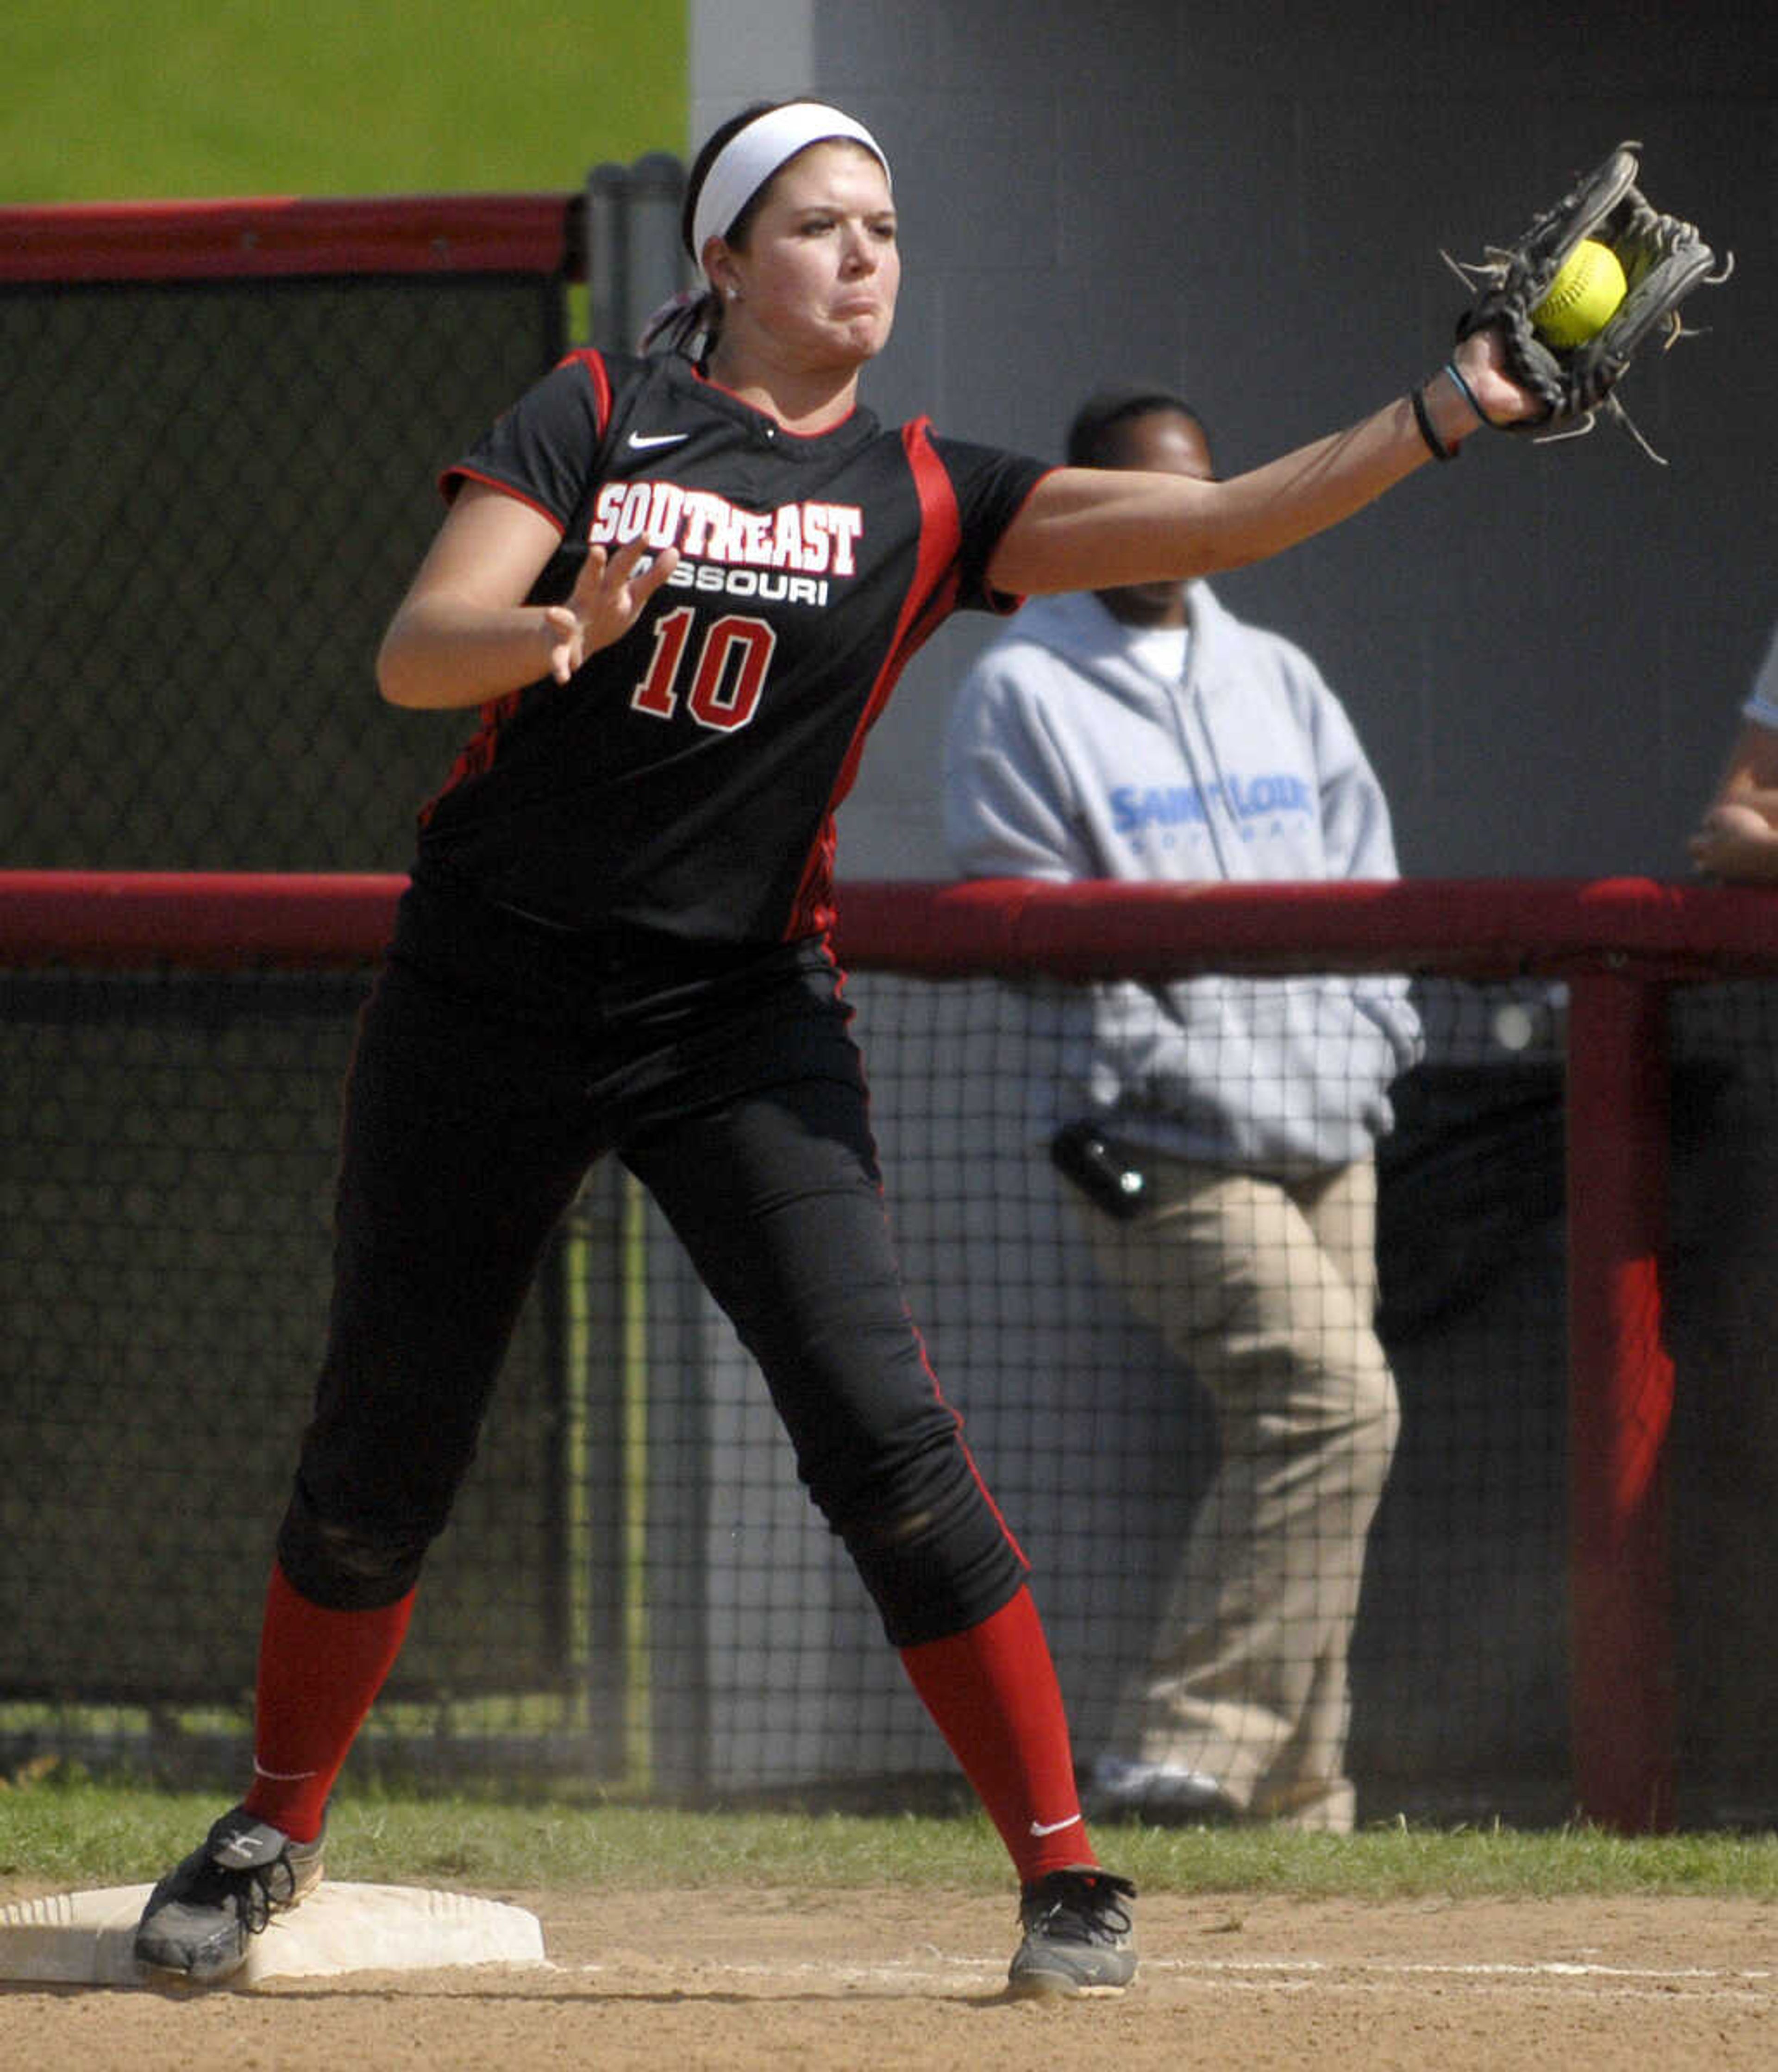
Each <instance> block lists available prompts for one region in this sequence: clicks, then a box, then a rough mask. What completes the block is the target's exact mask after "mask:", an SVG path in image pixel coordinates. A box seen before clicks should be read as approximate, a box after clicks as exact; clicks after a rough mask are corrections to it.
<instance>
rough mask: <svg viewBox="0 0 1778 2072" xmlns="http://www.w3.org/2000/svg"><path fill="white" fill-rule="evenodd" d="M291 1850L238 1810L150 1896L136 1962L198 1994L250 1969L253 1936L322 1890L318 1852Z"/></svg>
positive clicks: (310, 1846)
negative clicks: (249, 1948) (247, 1965)
mask: <svg viewBox="0 0 1778 2072" xmlns="http://www.w3.org/2000/svg"><path fill="white" fill-rule="evenodd" d="M322 1840H324V1835H318V1836H316V1837H315V1839H314V1840H313V1841H312V1842H293V1841H292V1840H290V1838H289V1836H288V1835H286V1834H285V1833H284V1831H282V1830H281V1828H277V1827H269V1826H268V1825H267V1824H266V1823H265V1821H263V1820H256V1819H254V1818H253V1815H252V1814H251V1813H248V1812H247V1811H244V1809H243V1808H242V1807H239V1806H237V1807H235V1808H234V1810H233V1811H232V1812H228V1813H224V1815H223V1816H222V1818H221V1819H220V1820H219V1821H217V1823H216V1825H215V1826H214V1827H212V1828H211V1830H210V1832H209V1833H208V1835H207V1836H205V1838H204V1843H203V1848H201V1849H197V1850H195V1851H194V1852H192V1853H191V1855H190V1856H187V1858H186V1859H185V1860H184V1862H183V1863H182V1864H179V1865H177V1866H176V1867H175V1868H174V1869H172V1870H170V1871H169V1872H168V1873H167V1874H166V1877H163V1878H162V1880H161V1881H160V1883H159V1884H158V1885H156V1886H155V1888H154V1890H153V1891H152V1892H151V1893H150V1894H149V1896H148V1904H147V1905H146V1906H145V1907H144V1908H143V1909H142V1919H141V1921H140V1922H138V1925H137V1928H136V1943H135V1951H136V1961H137V1963H138V1964H142V1965H144V1966H146V1967H147V1968H148V1969H149V1970H150V1971H163V1972H166V1973H167V1974H169V1975H170V1976H172V1977H174V1978H176V1979H183V1980H184V1981H185V1982H186V1983H187V1984H190V1985H194V1986H214V1985H220V1984H221V1982H222V1981H223V1980H224V1979H228V1978H232V1977H233V1975H235V1973H236V1971H239V1970H240V1967H241V1966H242V1965H243V1964H244V1963H246V1961H247V1944H248V1938H249V1937H250V1936H254V1935H257V1934H259V1933H260V1932H261V1930H263V1929H264V1927H265V1924H266V1922H268V1921H269V1920H270V1919H271V1918H272V1916H273V1914H282V1913H284V1912H285V1911H287V1910H289V1908H291V1907H293V1906H294V1905H296V1904H297V1902H298V1900H300V1899H302V1897H304V1896H305V1895H306V1894H307V1893H310V1892H313V1891H314V1889H315V1887H316V1886H317V1885H319V1884H320V1882H321V1845H322Z"/></svg>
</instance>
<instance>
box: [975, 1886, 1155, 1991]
mask: <svg viewBox="0 0 1778 2072" xmlns="http://www.w3.org/2000/svg"><path fill="white" fill-rule="evenodd" d="M1135 1896H1136V1889H1135V1886H1134V1885H1131V1882H1130V1881H1129V1880H1128V1879H1127V1878H1120V1877H1112V1875H1111V1873H1110V1872H1109V1871H1101V1870H1074V1871H1051V1872H1050V1873H1049V1876H1048V1877H1041V1878H1039V1879H1037V1881H1036V1882H1035V1883H1034V1884H1032V1885H1027V1886H1026V1887H1025V1890H1024V1892H1023V1893H1021V1894H1020V1899H1019V1925H1020V1927H1022V1928H1023V1929H1024V1930H1025V1940H1024V1941H1023V1942H1021V1943H1020V1945H1019V1947H1018V1949H1017V1950H1016V1951H1015V1952H1014V1955H1013V1958H1012V1969H1011V1970H1010V1971H1008V1973H1007V1981H1006V1983H1007V1988H1008V1991H1009V1992H1012V1993H1014V1994H1016V1995H1018V1996H1020V1997H1021V1998H1033V1997H1035V1996H1038V1995H1040V1994H1055V1995H1058V1996H1060V1995H1065V1994H1066V1995H1074V1994H1082V1993H1121V1992H1123V1989H1124V1988H1125V1987H1126V1986H1127V1985H1128V1984H1129V1983H1130V1981H1131V1979H1133V1978H1134V1977H1135V1975H1136V1946H1135V1938H1134V1937H1133V1936H1132V1935H1131V1932H1130V1906H1129V1902H1130V1901H1131V1900H1132V1899H1134V1898H1135Z"/></svg>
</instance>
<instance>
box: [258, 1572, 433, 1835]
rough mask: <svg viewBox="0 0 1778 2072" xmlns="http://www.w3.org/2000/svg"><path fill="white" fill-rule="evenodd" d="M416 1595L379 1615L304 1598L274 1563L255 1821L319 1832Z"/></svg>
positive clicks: (293, 1831) (262, 1657)
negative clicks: (332, 1608) (338, 1608)
mask: <svg viewBox="0 0 1778 2072" xmlns="http://www.w3.org/2000/svg"><path fill="white" fill-rule="evenodd" d="M413 1597H414V1593H413V1591H412V1590H409V1593H408V1594H407V1595H406V1596H405V1597H402V1598H400V1599H398V1600H397V1601H396V1603H394V1604H392V1605H382V1606H380V1608H379V1609H376V1610H375V1611H368V1612H336V1611H330V1610H328V1609H327V1608H326V1606H325V1605H318V1604H313V1603H311V1602H310V1600H309V1599H308V1598H307V1597H302V1596H301V1595H299V1594H298V1592H297V1590H296V1589H295V1588H294V1586H293V1585H292V1584H291V1582H290V1580H289V1577H287V1576H286V1575H285V1572H284V1570H283V1568H282V1567H281V1565H280V1564H277V1563H275V1562H274V1563H273V1568H272V1580H271V1583H270V1585H269V1587H268V1589H267V1590H266V1593H265V1624H264V1626H262V1627H261V1631H260V1642H259V1692H258V1696H257V1700H256V1707H255V1724H254V1747H253V1789H252V1790H250V1791H249V1792H248V1794H247V1797H246V1799H245V1800H244V1802H243V1803H244V1805H245V1807H246V1809H247V1811H248V1812H249V1813H251V1814H252V1815H253V1817H254V1819H256V1820H266V1821H269V1822H270V1823H271V1824H272V1826H273V1827H281V1828H282V1829H283V1831H284V1832H285V1834H286V1835H288V1836H290V1837H291V1839H292V1840H294V1841H298V1842H312V1841H313V1840H314V1838H315V1836H317V1835H318V1834H319V1833H320V1832H321V1823H322V1819H324V1817H325V1816H326V1811H327V1794H328V1793H329V1792H330V1791H331V1790H332V1789H333V1786H334V1779H335V1778H336V1777H337V1776H339V1768H340V1765H341V1764H342V1763H343V1762H345V1760H346V1755H347V1750H348V1749H350V1748H351V1745H352V1742H353V1741H354V1740H355V1738H356V1736H357V1733H358V1730H359V1727H360V1726H361V1725H363V1720H364V1715H365V1714H366V1713H367V1712H369V1710H370V1709H371V1704H372V1700H374V1699H375V1697H376V1694H377V1692H379V1691H380V1690H381V1689H382V1688H383V1679H384V1677H386V1676H387V1675H388V1673H389V1671H390V1670H391V1669H392V1667H394V1666H395V1658H396V1655H399V1654H400V1651H401V1643H402V1642H403V1640H404V1639H405V1638H406V1637H407V1631H408V1621H409V1618H412V1617H413Z"/></svg>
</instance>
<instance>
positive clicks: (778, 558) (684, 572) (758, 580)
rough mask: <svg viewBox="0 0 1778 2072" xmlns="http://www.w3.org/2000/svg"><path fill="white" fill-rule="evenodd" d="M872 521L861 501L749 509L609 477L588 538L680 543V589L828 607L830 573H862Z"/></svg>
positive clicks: (697, 492) (674, 584) (598, 543)
mask: <svg viewBox="0 0 1778 2072" xmlns="http://www.w3.org/2000/svg"><path fill="white" fill-rule="evenodd" d="M863 530H864V513H863V512H862V511H861V510H860V508H858V506H857V505H856V504H827V503H821V502H818V501H815V500H805V501H803V502H802V503H799V504H779V505H778V508H776V509H775V510H773V511H743V510H742V509H741V508H740V507H739V506H738V505H736V504H731V503H730V502H729V500H728V499H727V498H726V497H725V496H718V495H716V494H714V492H713V491H710V490H708V489H688V488H685V487H683V486H682V485H681V484H680V483H676V482H608V483H606V485H605V486H604V487H603V488H602V489H601V491H599V494H598V496H597V500H596V501H595V503H594V504H593V524H592V527H591V528H590V530H589V533H588V540H589V544H590V545H593V546H595V547H602V546H603V547H609V546H621V545H623V543H624V542H625V541H629V540H634V539H635V538H636V537H638V535H640V536H641V537H643V538H644V539H645V540H646V541H647V543H648V545H649V546H650V547H651V548H653V549H655V550H656V551H659V549H661V548H663V547H677V548H678V549H679V550H680V553H681V555H682V556H683V557H684V559H683V561H681V562H680V566H679V567H678V568H677V569H675V570H674V571H673V574H672V576H671V578H669V584H670V586H671V588H673V589H675V590H721V591H724V592H725V593H726V594H728V595H729V596H731V597H733V596H745V597H766V598H780V597H781V598H784V599H786V602H790V603H791V604H825V603H826V602H827V583H826V582H825V581H824V580H822V578H826V577H827V576H830V575H833V576H850V575H854V574H856V573H857V557H856V546H857V543H858V540H859V537H860V534H861V532H863ZM700 564H701V565H700Z"/></svg>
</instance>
